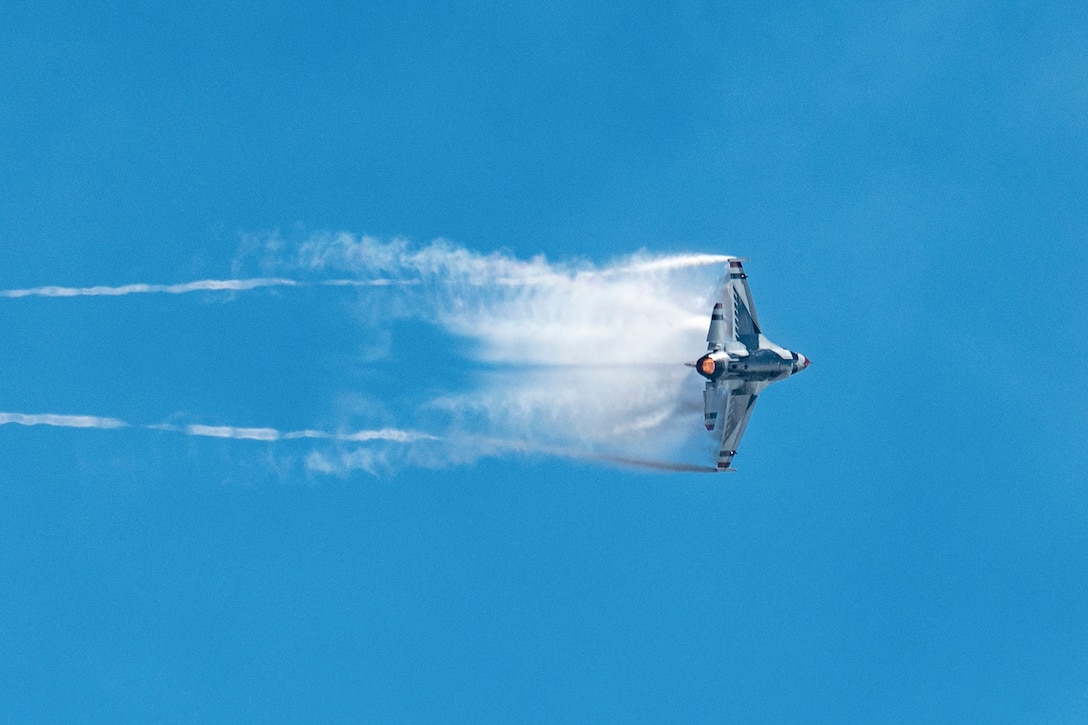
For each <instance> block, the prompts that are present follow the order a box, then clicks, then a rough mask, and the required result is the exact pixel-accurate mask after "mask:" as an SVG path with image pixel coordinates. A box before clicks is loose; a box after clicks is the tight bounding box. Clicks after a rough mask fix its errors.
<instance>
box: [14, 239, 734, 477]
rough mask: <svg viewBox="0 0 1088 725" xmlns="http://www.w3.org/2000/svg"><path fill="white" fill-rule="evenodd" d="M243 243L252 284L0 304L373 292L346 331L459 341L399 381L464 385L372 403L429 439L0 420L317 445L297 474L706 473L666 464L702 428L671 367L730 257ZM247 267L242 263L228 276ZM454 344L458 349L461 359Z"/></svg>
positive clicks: (100, 289)
mask: <svg viewBox="0 0 1088 725" xmlns="http://www.w3.org/2000/svg"><path fill="white" fill-rule="evenodd" d="M246 246H247V247H248V249H249V252H248V254H249V255H250V260H249V261H252V252H253V250H254V249H257V251H258V254H260V253H261V251H262V250H263V254H264V257H263V259H258V260H257V261H258V263H259V265H260V272H261V274H260V276H253V277H249V278H246V277H243V276H240V275H239V278H237V279H206V280H199V281H194V282H187V283H182V284H170V285H162V284H144V283H139V284H127V285H122V286H116V287H110V286H93V287H34V288H28V289H9V290H0V298H21V297H31V296H39V297H80V296H123V295H130V294H150V293H162V294H185V293H190V292H198V291H247V290H255V289H259V288H268V287H290V288H298V287H317V286H325V287H345V288H346V287H359V288H372V289H373V290H374V292H373V293H370V294H367V295H366V296H365V302H364V303H363V304H362V305H361V307H360V314H359V315H358V318H359V319H358V324H360V325H361V326H362V327H361V329H358V330H356V331H355V334H356V335H358V336H360V337H364V338H365V337H367V336H370V337H371V338H373V339H381V338H382V336H383V335H387V334H388V333H387V331H388V329H389V328H390V323H391V322H392V321H394V320H413V321H416V322H418V323H420V324H421V325H426V326H428V327H430V328H432V329H433V328H437V329H438V330H439V331H441V332H444V333H446V335H447V336H448V337H449V338H450V341H451V342H453V341H454V340H457V341H459V342H460V343H468V344H467V345H465V344H458V345H456V346H452V345H451V346H449V347H446V346H443V345H441V344H439V345H438V346H437V347H435V348H434V349H427V350H420V351H418V353H413V360H419V361H422V364H421V365H419V367H418V368H417V367H414V366H413V365H409V366H406V367H407V369H408V370H409V373H408V375H410V376H411V377H412V378H414V379H419V378H420V377H422V378H424V379H425V380H426V381H427V382H428V383H433V382H435V381H442V382H444V381H448V380H452V379H455V378H456V379H466V378H467V379H468V380H469V382H468V383H467V387H466V386H465V384H464V383H462V384H461V387H460V389H449V390H447V391H446V392H445V393H444V394H441V395H438V396H436V397H434V396H433V397H431V398H430V399H428V400H425V401H423V402H422V403H420V402H419V401H416V402H415V403H412V404H411V405H408V406H405V405H400V404H399V403H398V404H394V403H391V402H390V403H388V404H387V405H385V406H383V405H381V404H380V403H379V404H378V407H379V408H383V407H384V408H387V409H390V408H395V410H396V414H395V415H392V416H390V415H388V414H387V415H385V417H384V419H385V420H397V419H398V418H399V419H400V420H410V421H421V422H425V423H426V425H425V427H426V428H427V429H428V432H425V431H422V430H416V429H414V427H407V428H402V427H385V426H373V427H369V428H364V429H362V430H357V431H355V432H329V431H323V430H315V429H302V430H294V431H281V430H278V429H276V428H263V427H252V428H246V427H233V426H213V425H204V424H191V425H176V424H173V423H159V424H153V425H132V426H130V425H129V424H128V423H125V422H124V421H121V420H118V419H115V418H98V417H95V416H70V415H51V414H40V415H31V414H25V413H0V425H3V424H7V423H14V424H20V425H52V426H61V427H70V428H103V429H109V428H122V427H129V428H138V429H150V430H159V431H167V432H170V433H177V434H181V435H186V436H192V437H201V438H220V439H234V440H249V441H265V442H282V441H296V440H302V441H311V442H313V443H314V444H315V445H317V446H319V448H317V449H315V450H313V451H312V452H311V453H310V454H309V455H308V456H307V458H306V465H307V467H308V468H309V469H310V470H313V471H319V472H324V473H333V474H345V473H347V472H350V471H352V470H356V469H361V470H365V471H369V472H372V473H374V472H378V471H382V470H391V469H395V468H397V467H401V466H406V465H408V466H425V467H442V466H447V465H452V464H457V463H466V462H471V461H474V460H477V459H479V458H481V457H484V456H505V455H543V456H557V457H563V458H571V459H580V460H596V461H603V462H608V463H612V464H616V465H625V466H641V467H649V468H656V469H661V470H683V471H703V470H707V468H706V467H705V466H703V465H702V464H701V463H691V462H683V461H675V460H670V457H671V458H675V457H676V456H677V455H678V452H679V455H681V456H689V454H688V453H684V452H683V451H684V449H685V446H687V447H690V444H691V440H692V436H693V435H696V434H698V432H699V431H701V430H702V429H703V426H702V421H701V419H700V417H699V415H698V413H699V411H701V409H702V399H701V387H702V386H701V383H700V380H699V378H698V377H697V376H695V375H694V374H692V372H691V371H690V370H689V369H687V368H685V367H684V365H683V363H684V362H686V361H689V360H693V359H695V358H696V357H698V356H699V355H700V354H702V352H703V350H705V347H706V343H705V334H706V329H707V325H708V319H709V313H710V309H711V307H712V304H713V299H714V295H715V292H716V287H717V284H718V282H719V280H720V276H721V271H720V270H715V269H713V268H714V267H715V266H717V265H723V264H725V263H727V262H728V261H729V260H730V259H734V257H731V256H728V255H716V254H690V253H685V254H656V255H655V254H650V253H647V252H637V253H635V254H631V255H628V256H625V257H622V258H619V259H616V260H614V261H612V262H610V263H606V264H594V263H592V262H590V261H587V260H572V261H560V262H552V261H549V260H548V259H546V258H545V257H544V256H543V255H538V256H535V257H532V258H531V259H519V258H517V257H515V256H513V255H511V254H508V253H503V252H492V253H488V254H481V253H478V252H474V251H472V250H469V249H466V248H464V247H461V246H458V245H456V244H453V243H451V242H448V241H446V240H442V239H439V240H436V241H434V242H432V243H430V244H427V245H423V246H416V245H413V244H411V243H409V242H408V241H406V240H403V239H393V240H389V241H383V240H379V239H375V238H372V237H367V236H362V237H359V236H355V235H352V234H348V233H336V234H314V235H312V236H310V237H309V238H308V239H306V240H304V241H302V242H301V243H298V244H295V245H293V246H292V245H289V244H287V243H286V242H284V241H283V240H282V239H280V238H279V237H278V236H276V235H269V236H267V237H264V238H251V239H249V240H247V243H246ZM247 263H248V261H247V259H246V257H245V255H243V256H242V257H240V259H239V261H238V262H237V264H236V267H240V266H243V265H244V264H247ZM234 273H235V274H236V275H237V274H238V269H235V270H234ZM427 339H434V338H433V337H429V338H427ZM453 349H456V350H459V351H462V352H461V353H460V357H457V356H455V355H454V354H453V353H452V352H451V351H452V350H453ZM466 350H467V352H464V351H466ZM384 354H386V355H388V352H386V353H384ZM466 357H467V359H466ZM402 362H403V361H402ZM449 373H457V375H451V374H449ZM407 377H408V376H406V379H407ZM386 413H388V410H387V411H386ZM321 446H323V448H322V447H321Z"/></svg>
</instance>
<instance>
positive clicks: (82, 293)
mask: <svg viewBox="0 0 1088 725" xmlns="http://www.w3.org/2000/svg"><path fill="white" fill-rule="evenodd" d="M399 284H414V282H412V281H405V280H392V279H328V280H322V281H320V282H304V281H300V280H295V279H285V278H282V277H256V278H252V279H201V280H197V281H195V282H184V283H181V284H146V283H143V282H139V283H135V284H124V285H120V286H117V287H111V286H108V285H95V286H93V287H57V286H47V287H30V288H27V289H7V290H0V297H7V298H10V299H14V298H19V297H123V296H125V295H134V294H169V295H183V294H188V293H190V292H247V291H249V290H255V289H260V288H262V287H313V286H325V287H388V286H391V285H399Z"/></svg>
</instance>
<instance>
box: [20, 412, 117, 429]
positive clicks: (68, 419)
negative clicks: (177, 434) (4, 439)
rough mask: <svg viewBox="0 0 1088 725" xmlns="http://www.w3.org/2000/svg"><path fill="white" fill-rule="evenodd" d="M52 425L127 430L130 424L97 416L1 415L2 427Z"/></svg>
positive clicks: (50, 414)
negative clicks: (11, 425) (8, 425)
mask: <svg viewBox="0 0 1088 725" xmlns="http://www.w3.org/2000/svg"><path fill="white" fill-rule="evenodd" d="M9 423H14V424H16V425H51V426H55V427H57V428H106V429H111V428H126V427H128V423H126V422H125V421H123V420H118V419H117V418H100V417H98V416H96V415H54V414H52V413H41V414H37V415H33V414H26V413H0V425H6V424H9Z"/></svg>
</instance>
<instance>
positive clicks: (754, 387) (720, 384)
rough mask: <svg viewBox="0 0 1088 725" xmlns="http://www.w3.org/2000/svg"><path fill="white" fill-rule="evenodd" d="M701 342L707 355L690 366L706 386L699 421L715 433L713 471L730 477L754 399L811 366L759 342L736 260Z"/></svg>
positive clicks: (760, 335) (752, 309) (753, 312)
mask: <svg viewBox="0 0 1088 725" xmlns="http://www.w3.org/2000/svg"><path fill="white" fill-rule="evenodd" d="M706 339H707V353H706V354H705V355H703V356H702V357H701V358H699V359H698V360H696V361H695V362H694V363H690V364H691V365H692V367H694V368H695V369H696V371H697V372H698V373H699V374H700V375H701V376H703V377H704V378H705V379H706V381H707V382H706V388H705V390H704V391H703V418H704V422H705V423H706V429H707V430H710V431H716V433H717V436H718V439H719V442H720V446H719V452H718V469H719V470H728V471H731V470H733V469H732V468H730V464H731V463H732V461H733V456H734V455H736V453H737V446H738V445H739V443H740V439H741V436H743V435H744V429H745V427H746V426H747V425H748V419H749V417H750V416H751V414H752V408H753V407H754V406H755V402H756V398H757V396H758V395H759V394H760V393H762V392H763V391H764V390H765V389H766V388H767V386H768V385H770V384H771V383H774V382H778V381H779V380H785V379H786V378H788V377H789V376H791V375H793V374H795V373H799V372H801V371H802V370H804V369H805V368H807V367H808V366H809V365H810V364H811V361H810V360H809V359H808V358H807V357H805V356H804V355H802V354H801V353H798V352H793V351H791V350H787V349H786V348H784V347H781V346H779V345H776V344H774V343H773V342H771V341H770V340H768V339H767V338H766V337H764V335H763V332H762V330H761V329H760V325H759V318H758V317H757V316H756V310H755V304H754V303H753V301H752V291H751V289H750V288H749V286H748V275H746V274H745V273H744V267H743V265H742V260H740V259H732V260H730V261H729V267H728V275H727V276H726V278H725V279H724V280H723V283H722V288H721V294H720V299H719V301H718V302H717V303H716V304H715V305H714V310H713V312H712V313H711V315H710V330H709V331H708V332H707V335H706Z"/></svg>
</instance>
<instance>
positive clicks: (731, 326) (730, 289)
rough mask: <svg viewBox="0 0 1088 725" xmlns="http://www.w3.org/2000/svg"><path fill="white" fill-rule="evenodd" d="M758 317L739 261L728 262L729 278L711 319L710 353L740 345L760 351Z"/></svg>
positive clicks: (709, 334) (708, 335)
mask: <svg viewBox="0 0 1088 725" xmlns="http://www.w3.org/2000/svg"><path fill="white" fill-rule="evenodd" d="M759 333H760V328H759V317H758V316H757V315H756V306H755V303H754V302H753V301H752V289H751V288H750V287H749V286H748V275H746V274H745V273H744V265H743V263H742V261H741V260H739V259H731V260H729V276H728V277H726V279H725V280H724V282H723V284H722V288H721V292H720V293H719V295H718V302H717V303H716V304H715V305H714V311H713V312H712V313H711V315H710V330H709V331H707V333H706V341H707V349H708V350H721V349H723V348H725V349H731V348H732V347H733V345H734V344H736V343H740V344H741V345H743V346H744V347H746V348H748V349H749V350H758V349H759Z"/></svg>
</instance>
